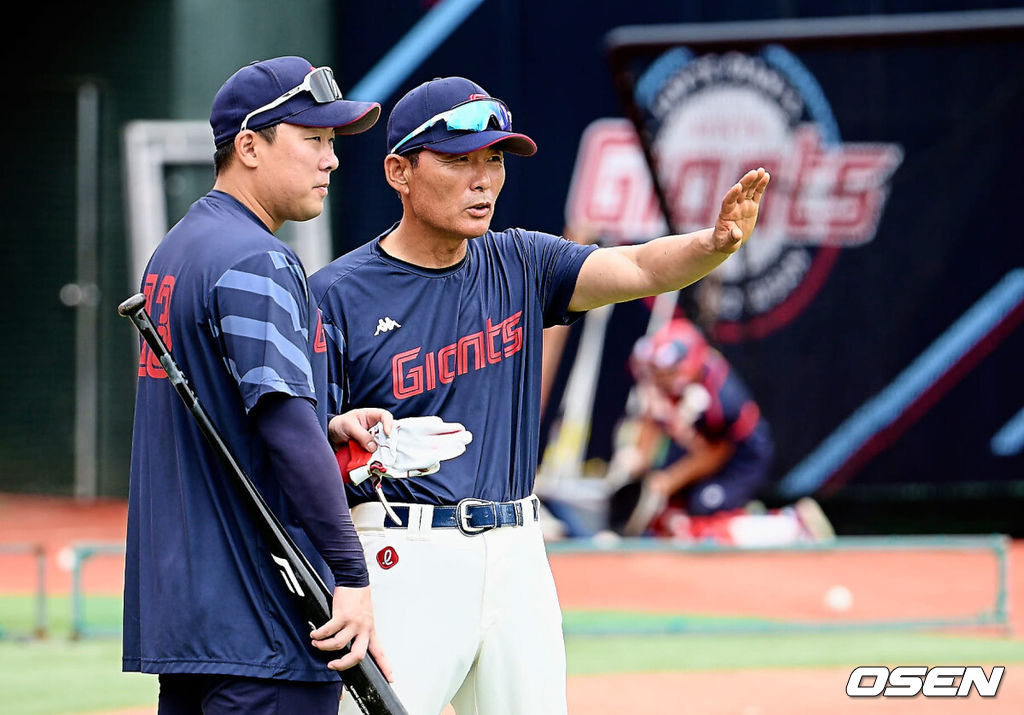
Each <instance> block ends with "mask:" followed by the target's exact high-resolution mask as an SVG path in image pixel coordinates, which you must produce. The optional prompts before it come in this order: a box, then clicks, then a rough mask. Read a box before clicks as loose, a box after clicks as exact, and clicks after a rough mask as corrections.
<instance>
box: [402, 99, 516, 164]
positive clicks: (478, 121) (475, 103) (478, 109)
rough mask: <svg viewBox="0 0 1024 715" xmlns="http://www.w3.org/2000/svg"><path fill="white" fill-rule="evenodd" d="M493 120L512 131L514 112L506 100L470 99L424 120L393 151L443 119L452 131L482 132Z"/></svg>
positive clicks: (503, 129)
mask: <svg viewBox="0 0 1024 715" xmlns="http://www.w3.org/2000/svg"><path fill="white" fill-rule="evenodd" d="M492 120H493V124H494V125H495V127H496V128H497V129H500V130H501V131H503V132H510V131H512V112H511V110H509V108H508V107H507V106H506V105H505V103H504V102H502V101H501V100H500V99H495V98H494V97H483V98H480V99H470V100H469V101H466V102H463V103H462V104H456V105H455V106H454V107H452V108H451V109H448V110H445V111H443V112H441V113H439V114H435V115H434V116H432V117H431V118H430V119H428V120H427V121H425V122H423V124H421V125H419V126H418V127H416V128H415V129H413V130H412V131H411V132H409V133H408V134H406V135H405V137H404V138H403V139H402V140H401V141H400V142H398V143H397V144H395V145H394V146H393V147H392V148H391V153H392V154H397V153H398V150H399V148H400V147H402V146H403V145H405V144H407V143H408V142H409V141H410V140H412V139H415V138H416V137H417V136H419V135H420V134H422V133H423V132H425V131H427V130H428V129H430V128H431V127H432V126H434V125H435V124H437V123H438V122H441V121H443V122H444V123H445V126H447V127H448V129H449V130H451V131H464V132H482V131H484V130H485V129H488V128H489V127H491V124H492Z"/></svg>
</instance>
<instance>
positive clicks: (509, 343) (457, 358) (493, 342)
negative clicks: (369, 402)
mask: <svg viewBox="0 0 1024 715" xmlns="http://www.w3.org/2000/svg"><path fill="white" fill-rule="evenodd" d="M522 317H523V311H521V310H520V311H519V312H518V313H515V314H513V315H511V316H509V317H508V318H506V319H505V320H503V321H501V322H500V323H492V322H491V320H490V319H489V318H488V320H487V326H486V328H485V329H484V330H481V331H478V332H475V333H470V334H469V335H464V336H462V337H461V338H459V339H458V340H457V341H455V342H454V343H452V344H451V345H445V346H444V347H443V348H441V349H440V350H438V351H436V352H433V351H431V352H428V353H426V354H425V355H424V356H423V358H422V359H418V358H419V356H420V352H421V351H422V350H423V348H412V349H411V350H403V351H402V352H400V353H398V354H397V355H395V356H394V357H393V358H392V359H391V387H392V391H393V392H394V394H395V397H396V398H398V399H399V400H404V399H406V398H408V397H412V396H413V395H419V394H420V393H422V392H424V391H430V390H433V389H435V388H436V387H437V383H438V381H440V382H441V384H442V385H449V384H451V382H452V381H453V380H454V379H455V378H456V376H458V375H465V374H466V373H467V372H469V371H470V370H481V369H483V368H485V367H487V366H488V365H494V364H496V363H498V362H501V360H503V359H504V358H507V357H510V356H512V355H515V354H516V353H517V352H519V351H520V350H522V349H523V329H522V327H520V325H519V321H520V319H521V318H522Z"/></svg>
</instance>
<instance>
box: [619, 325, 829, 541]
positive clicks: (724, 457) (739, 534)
mask: <svg viewBox="0 0 1024 715" xmlns="http://www.w3.org/2000/svg"><path fill="white" fill-rule="evenodd" d="M630 370H631V372H632V373H633V376H634V378H635V379H636V382H637V385H636V389H637V398H638V416H637V419H636V421H635V422H634V424H633V425H632V426H631V430H632V432H633V435H632V439H629V440H628V441H627V442H626V444H624V445H622V446H620V447H619V448H618V449H617V450H616V453H615V455H614V457H613V459H612V467H611V469H610V472H611V473H613V474H616V473H617V474H619V475H623V476H624V477H625V480H626V482H625V484H623V485H621V486H619V487H618V488H617V489H616V490H615V491H614V492H613V493H612V495H611V497H610V500H609V526H610V527H611V528H612V530H613V531H615V532H618V533H621V534H625V535H629V536H636V535H640V534H648V535H651V536H660V537H671V538H675V539H682V540H713V541H716V542H720V543H723V544H727V545H765V544H769V543H788V542H793V541H799V540H804V539H818V538H823V537H827V536H830V535H831V528H830V527H829V526H828V522H827V520H826V519H825V518H824V515H823V514H821V512H820V510H818V509H817V505H816V504H815V503H814V502H813V501H811V500H809V499H808V500H801V502H799V503H798V504H796V505H794V507H793V508H785V509H781V510H775V511H772V512H770V513H757V514H752V513H751V509H756V507H757V504H759V502H757V501H756V500H757V499H758V497H759V496H761V494H762V492H763V490H764V488H765V487H766V486H767V485H768V484H769V483H770V481H771V478H772V472H771V468H772V464H773V458H774V451H775V448H774V443H773V440H772V435H771V429H770V427H769V425H768V422H767V421H766V420H765V418H764V416H763V415H762V414H761V410H760V407H759V406H758V404H757V402H756V401H755V400H754V398H753V397H752V396H751V393H750V390H749V389H748V388H747V386H746V385H745V384H744V382H743V380H742V379H741V378H740V376H739V375H738V374H737V373H736V371H735V370H734V369H733V368H732V366H731V365H730V364H729V362H728V361H727V360H726V359H725V357H724V356H723V355H722V354H721V353H720V352H719V351H717V350H715V349H714V348H713V347H712V346H711V345H710V344H709V343H708V341H707V340H706V339H705V338H704V336H703V335H702V334H701V332H700V331H699V330H698V329H697V327H696V326H695V325H694V324H693V323H691V322H690V321H688V320H686V319H674V320H671V321H669V322H668V323H667V324H666V325H665V326H664V327H662V328H661V329H659V330H658V331H657V332H656V333H654V334H653V335H650V336H644V337H642V338H640V339H639V340H638V341H637V342H636V344H635V346H634V348H633V352H632V355H631V356H630Z"/></svg>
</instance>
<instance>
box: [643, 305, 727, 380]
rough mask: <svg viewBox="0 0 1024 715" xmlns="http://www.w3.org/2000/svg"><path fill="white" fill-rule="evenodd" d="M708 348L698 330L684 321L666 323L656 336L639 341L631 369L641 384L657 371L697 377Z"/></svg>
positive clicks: (678, 319) (683, 319)
mask: <svg viewBox="0 0 1024 715" xmlns="http://www.w3.org/2000/svg"><path fill="white" fill-rule="evenodd" d="M708 351H709V346H708V342H707V340H705V339H704V336H703V335H701V333H700V331H699V330H698V329H697V327H696V326H695V325H694V324H693V323H691V322H690V321H689V320H686V319H685V318H677V319H675V320H671V321H669V322H668V323H666V324H665V325H664V326H663V327H662V328H660V329H659V330H658V331H657V332H656V333H654V334H653V335H650V336H646V335H645V336H644V337H642V338H640V339H639V340H638V341H637V342H636V344H635V345H634V346H633V353H632V355H630V360H629V366H630V369H631V370H632V372H633V375H634V376H635V377H636V378H637V379H638V380H639V379H642V378H644V377H646V376H649V375H650V374H651V373H653V372H654V371H656V370H657V371H662V370H669V369H673V368H674V369H676V370H677V371H678V373H679V374H680V375H685V376H693V375H696V374H698V372H699V370H700V367H701V366H702V365H703V364H704V361H705V360H706V359H707V356H708Z"/></svg>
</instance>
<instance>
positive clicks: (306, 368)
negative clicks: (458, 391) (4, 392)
mask: <svg viewBox="0 0 1024 715" xmlns="http://www.w3.org/2000/svg"><path fill="white" fill-rule="evenodd" d="M379 114H380V107H379V105H377V104H375V103H360V102H349V101H346V100H344V99H342V96H341V92H340V91H339V90H338V86H337V84H336V83H335V81H334V77H333V73H332V72H331V69H330V68H329V67H319V68H317V67H313V66H311V65H310V63H309V62H308V61H307V60H305V59H303V58H301V57H278V58H275V59H270V60H266V61H263V62H256V63H253V64H250V65H248V66H246V67H243V68H241V69H240V70H238V71H237V72H236V73H235V74H233V75H232V76H231V77H230V78H229V79H228V80H227V81H226V82H225V83H224V85H223V86H222V87H221V88H220V90H219V91H218V92H217V95H216V96H215V98H214V100H213V107H212V111H211V114H210V124H211V126H212V128H213V135H214V143H215V145H216V154H215V160H214V163H215V171H216V181H215V185H214V187H213V189H212V190H211V191H210V192H209V193H208V194H206V195H205V196H203V197H202V198H200V199H199V200H198V201H196V202H195V203H194V204H193V205H192V206H191V208H190V209H189V211H188V213H187V214H186V215H185V216H184V218H182V219H181V221H180V222H179V223H178V224H177V225H175V226H174V227H173V228H172V229H171V230H170V231H169V232H168V233H167V235H166V237H165V238H164V239H163V241H162V242H161V243H160V245H159V247H158V248H157V249H156V251H155V252H154V253H153V256H152V257H151V259H150V261H149V264H148V266H147V268H146V271H145V275H143V276H142V277H141V285H142V291H143V292H144V293H145V294H146V298H147V305H148V308H149V311H150V314H151V315H152V317H153V320H154V322H155V323H156V325H157V326H158V329H159V332H160V333H161V335H162V337H163V339H164V341H165V342H166V343H167V345H168V347H170V349H171V350H172V352H173V354H174V357H175V359H176V361H177V362H178V364H179V365H180V366H181V368H182V371H183V372H184V373H185V375H186V376H187V378H188V380H189V381H190V383H191V384H192V385H193V387H194V388H195V391H196V393H197V394H198V395H199V396H200V399H202V401H203V404H204V406H205V407H206V409H207V411H208V412H209V414H210V417H211V418H212V420H213V422H214V423H215V424H216V426H217V427H218V429H219V430H220V432H221V433H222V434H223V436H224V438H225V440H226V442H227V443H228V446H229V447H230V448H231V449H232V451H233V452H234V454H235V455H236V456H237V457H238V459H239V462H240V463H241V466H242V468H243V469H244V470H245V471H246V472H247V473H248V474H249V475H250V476H251V477H252V478H253V481H254V482H255V483H256V486H257V488H258V489H259V491H260V492H261V494H262V495H263V497H264V499H265V500H266V501H267V503H268V504H269V506H270V507H271V509H272V510H273V511H274V512H275V513H276V514H277V516H278V517H279V518H280V520H281V522H282V523H283V524H284V525H285V527H286V529H287V530H288V531H289V533H290V534H291V536H292V537H293V538H294V540H295V542H296V543H297V544H298V545H299V547H300V548H302V550H303V551H304V552H305V553H306V555H307V556H308V557H309V559H310V561H311V562H312V563H313V565H314V566H315V567H316V568H317V569H318V570H319V571H320V572H321V575H322V576H323V577H324V580H325V582H326V583H328V584H329V585H331V584H334V585H335V588H334V601H333V617H332V618H331V619H330V621H328V622H327V623H325V624H322V625H321V626H320V627H319V628H317V629H316V630H313V631H312V632H311V631H310V628H309V626H308V625H305V619H304V618H303V616H302V614H301V612H300V611H299V609H298V608H297V607H296V604H295V602H294V599H293V597H292V596H291V594H290V593H288V590H287V588H286V587H285V583H284V582H283V581H282V578H281V573H280V572H279V570H278V568H277V567H276V566H275V565H274V564H273V563H271V562H270V560H269V559H268V558H267V556H266V553H265V547H264V546H263V545H262V544H261V542H260V538H259V536H258V532H257V530H256V528H255V525H254V524H253V523H252V520H251V519H250V517H249V515H248V513H247V512H246V511H245V509H244V507H243V506H242V504H241V503H240V502H239V500H238V499H237V498H236V496H235V494H234V492H233V489H232V485H231V481H230V479H229V477H228V475H227V473H226V471H225V470H224V468H223V467H222V465H221V463H220V462H219V461H218V459H217V457H216V455H215V454H214V453H213V452H212V451H211V450H210V449H209V447H208V445H207V444H206V443H205V440H204V438H203V436H202V433H201V432H200V431H199V429H198V428H197V426H196V425H195V423H194V420H193V419H192V417H191V415H190V414H189V412H188V410H187V409H186V408H185V407H184V405H183V404H182V403H181V401H180V400H179V399H178V397H177V395H176V394H175V391H174V389H173V388H172V386H171V385H170V384H169V381H168V380H167V375H166V373H165V372H164V370H163V367H162V366H161V365H160V363H159V362H158V361H157V360H156V359H155V358H154V357H153V355H152V353H151V352H150V351H149V350H148V348H146V347H144V348H143V350H142V353H141V355H140V359H139V366H138V376H139V380H138V390H137V397H136V405H135V427H134V434H133V448H132V461H131V482H130V490H129V491H130V494H129V512H128V534H127V555H126V566H125V591H124V646H123V668H124V670H126V671H141V672H145V673H158V674H159V675H160V705H159V709H160V712H161V713H186V712H188V713H193V712H205V713H228V712H231V713H237V712H245V713H280V712H303V713H315V712H337V707H338V698H339V696H340V690H341V680H340V678H339V675H338V673H337V672H336V671H339V670H343V669H345V668H349V667H352V666H353V665H355V664H356V663H358V662H359V661H360V660H361V659H362V658H363V657H364V656H365V654H366V652H367V650H369V651H370V652H371V653H372V654H373V655H374V656H375V658H376V659H377V662H378V664H379V665H380V667H381V669H382V670H383V672H384V673H385V675H387V676H390V670H389V668H388V665H387V662H386V660H385V659H384V654H383V653H382V652H381V650H380V648H379V647H378V645H377V641H376V636H375V632H374V622H373V611H372V606H371V603H370V593H369V588H368V579H367V572H366V566H365V564H364V562H363V555H362V550H361V548H360V544H359V540H358V537H357V536H356V533H355V531H354V529H353V526H352V521H351V516H350V513H349V509H348V505H347V503H346V500H345V495H344V492H343V489H342V486H341V475H340V473H339V469H338V462H337V461H336V458H335V455H334V452H333V450H332V445H331V442H330V441H329V440H328V434H327V431H328V429H329V430H330V438H331V441H333V442H335V443H339V442H343V441H345V440H348V439H354V440H356V441H357V442H359V443H360V444H361V445H362V446H363V447H364V448H366V449H369V450H371V451H372V450H373V449H374V448H375V447H376V445H375V444H373V443H372V440H371V436H370V433H369V431H368V428H370V427H372V426H374V425H375V424H376V423H378V422H380V421H383V422H384V427H385V428H388V429H389V428H390V427H389V425H390V422H391V416H390V415H389V414H388V413H387V412H386V411H384V410H377V409H363V410H356V411H353V412H350V413H347V414H344V415H339V416H334V417H333V418H332V419H331V420H330V423H329V425H328V414H327V403H326V395H325V391H326V369H327V368H326V352H325V351H326V344H325V341H324V333H323V327H322V324H321V322H320V320H319V313H318V310H317V307H316V305H315V303H313V302H312V300H311V296H310V294H309V291H308V287H307V284H306V275H305V272H304V270H303V267H302V265H301V263H300V262H299V259H298V257H297V256H296V255H295V253H294V252H293V251H292V250H291V249H290V248H289V247H288V246H286V245H285V244H284V243H282V242H281V241H279V240H278V239H277V238H276V237H275V236H274V232H275V231H277V230H278V229H279V228H281V226H282V225H283V224H284V223H285V222H286V221H304V220H307V219H310V218H313V217H315V216H317V215H319V214H320V213H321V211H322V210H323V202H324V199H325V198H326V197H327V192H328V186H329V184H330V176H331V172H332V171H334V170H335V169H336V168H337V167H338V160H337V157H336V156H335V154H334V148H333V145H334V138H335V136H336V135H338V134H357V133H359V132H362V131H365V130H366V129H369V128H370V127H371V126H372V125H373V124H374V122H375V121H376V120H377V118H378V116H379ZM350 641H351V653H349V654H347V655H345V656H344V657H342V658H337V653H336V651H337V649H338V648H340V647H342V646H343V645H345V644H347V643H349V642H350ZM311 644H312V645H314V646H317V647H318V648H321V649H322V650H315V649H314V648H312V647H311Z"/></svg>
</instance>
